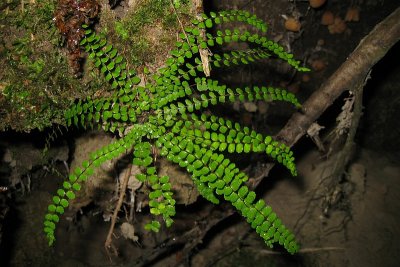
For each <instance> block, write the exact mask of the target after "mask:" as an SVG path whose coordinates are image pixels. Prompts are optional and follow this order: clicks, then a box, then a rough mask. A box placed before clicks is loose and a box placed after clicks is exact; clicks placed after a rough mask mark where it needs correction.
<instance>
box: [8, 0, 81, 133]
mask: <svg viewBox="0 0 400 267" xmlns="http://www.w3.org/2000/svg"><path fill="white" fill-rule="evenodd" d="M54 7H55V1H52V0H37V1H35V2H33V3H25V4H24V6H23V7H22V5H21V2H20V1H15V0H12V1H9V5H8V6H7V7H6V8H5V11H4V12H2V13H1V15H0V25H1V26H0V34H1V35H2V37H3V38H2V41H0V42H1V44H0V47H1V49H0V50H1V54H0V64H1V65H2V66H3V71H2V73H1V74H0V76H1V84H0V107H1V108H0V130H5V129H14V130H18V131H27V132H28V131H30V130H32V129H35V128H38V129H43V128H45V127H47V126H49V125H51V123H53V122H60V121H62V119H61V118H62V115H63V114H62V113H63V112H62V110H63V109H65V108H66V107H67V106H68V105H69V104H70V101H71V98H72V97H74V96H76V93H71V91H83V90H80V88H81V87H82V86H81V85H80V83H79V82H78V81H75V80H74V79H72V78H70V76H69V70H68V65H67V63H66V60H65V59H64V55H63V54H62V53H61V52H60V49H59V36H58V34H57V32H56V31H55V29H54V27H53V25H52V18H53V17H52V14H53V12H54ZM72 88H73V89H72Z"/></svg>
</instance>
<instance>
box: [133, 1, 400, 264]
mask: <svg viewBox="0 0 400 267" xmlns="http://www.w3.org/2000/svg"><path fill="white" fill-rule="evenodd" d="M196 2H201V1H199V0H196ZM399 21H400V8H398V9H397V10H396V11H394V12H393V13H392V14H391V15H389V16H388V17H387V18H386V19H385V20H383V21H382V22H381V23H379V24H378V25H377V26H376V27H375V28H374V29H373V30H372V31H371V33H370V34H368V35H367V36H366V37H365V38H364V39H363V40H362V41H361V42H360V44H359V46H358V47H357V48H356V49H355V51H354V52H353V53H352V54H351V55H350V56H349V58H348V60H347V61H346V62H345V63H343V64H342V66H341V67H340V68H339V69H338V70H337V71H336V72H335V73H334V74H333V75H332V76H331V77H330V78H329V79H328V81H327V82H326V83H325V84H324V85H323V86H322V87H321V88H320V90H318V91H317V92H315V93H314V94H313V95H312V96H311V97H310V98H309V100H307V101H306V103H305V104H304V105H303V113H296V114H294V115H293V116H292V118H291V119H290V120H289V122H288V123H287V124H286V126H285V127H284V128H283V129H282V130H281V131H280V132H279V134H278V135H277V137H278V139H279V140H281V141H282V142H284V143H286V144H287V145H289V146H293V145H294V144H295V143H296V142H297V141H298V140H299V139H300V138H301V137H302V136H303V135H304V134H305V133H306V131H307V129H308V128H309V127H310V125H311V124H312V123H313V122H314V121H316V120H317V119H318V118H319V116H321V115H322V113H323V112H324V111H325V110H326V109H327V108H328V107H329V106H330V105H331V104H332V103H333V101H334V100H335V99H336V98H338V97H339V96H340V95H341V93H342V92H344V91H345V90H348V89H349V88H357V87H356V85H357V84H359V83H360V81H364V79H365V77H366V75H367V74H368V72H369V71H370V70H371V68H372V67H373V66H374V65H375V64H376V63H377V62H378V61H379V60H380V59H381V58H382V57H383V56H384V55H385V54H386V53H387V51H388V50H389V49H390V48H391V47H392V46H393V45H394V44H395V43H396V42H397V41H398V40H399V39H400V23H399ZM260 181H261V179H260V180H259V181H257V182H256V184H255V185H254V187H256V186H257V185H258V183H259V182H260ZM220 206H222V208H226V210H225V211H221V210H218V209H220V208H221V207H219V208H218V209H217V208H216V207H214V208H213V209H212V210H211V212H210V214H209V215H208V216H207V217H206V218H205V219H204V222H205V227H204V228H200V227H199V225H197V226H196V227H195V228H194V229H191V230H189V231H187V232H185V233H183V234H182V235H179V236H177V237H174V238H172V239H169V240H167V241H166V242H165V243H164V244H163V247H157V248H156V249H154V250H153V251H151V252H150V253H147V254H146V255H143V256H142V257H141V259H140V260H139V263H140V264H139V265H140V266H143V265H145V264H146V263H148V262H150V261H152V260H154V259H157V258H158V257H160V256H161V255H163V254H165V253H166V251H168V250H170V249H171V247H172V246H176V245H179V244H187V245H186V246H185V251H186V252H188V251H190V250H189V249H190V248H194V247H195V246H194V245H197V243H196V242H193V241H194V240H195V241H199V240H200V241H201V238H202V237H203V236H204V235H205V234H206V233H207V232H208V230H210V229H211V228H213V227H214V226H215V225H216V224H217V223H219V222H221V221H222V220H224V219H225V218H227V217H228V216H230V215H231V214H232V213H233V210H232V209H231V208H229V206H228V205H220ZM338 249H340V248H337V249H336V248H335V249H334V248H310V249H301V250H300V253H310V252H317V251H323V250H338ZM132 266H138V265H136V264H135V265H132Z"/></svg>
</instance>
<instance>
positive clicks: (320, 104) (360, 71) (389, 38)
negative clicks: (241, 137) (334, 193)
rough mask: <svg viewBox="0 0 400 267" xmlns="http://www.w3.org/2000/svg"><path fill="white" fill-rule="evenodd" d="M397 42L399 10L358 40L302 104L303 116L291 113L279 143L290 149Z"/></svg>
mask: <svg viewBox="0 0 400 267" xmlns="http://www.w3.org/2000/svg"><path fill="white" fill-rule="evenodd" d="M399 40H400V8H397V9H396V10H395V11H394V12H393V13H392V14H391V15H389V16H388V17H387V18H386V19H385V20H383V21H382V22H381V23H379V24H378V25H377V26H375V28H374V29H373V30H372V31H371V32H370V33H369V34H368V35H367V36H366V37H365V38H364V39H362V40H361V42H360V44H359V45H358V46H357V48H356V49H355V50H354V51H353V53H351V55H350V56H349V57H348V59H347V60H346V61H345V62H344V63H343V64H342V65H341V66H340V67H339V69H338V70H337V71H336V72H335V73H334V74H333V75H332V76H331V77H330V78H329V79H328V80H327V81H326V82H325V83H324V84H323V85H322V86H321V88H320V89H319V90H318V91H316V92H315V93H314V94H312V95H311V97H310V98H309V99H308V100H307V101H306V102H305V103H304V105H303V113H296V114H294V115H293V116H292V117H291V119H290V120H289V121H288V123H287V124H286V125H285V127H284V128H283V129H282V130H281V131H280V132H279V134H278V135H277V138H278V140H280V141H282V142H283V143H285V144H287V145H289V146H293V145H294V144H295V143H296V142H297V141H298V140H299V139H300V138H301V137H302V136H303V135H304V134H305V133H306V131H307V129H308V128H309V127H310V125H311V124H312V123H313V122H314V121H316V120H317V119H318V118H319V117H320V116H321V114H322V113H323V112H324V111H325V110H326V109H327V108H328V107H329V106H330V105H332V103H333V101H334V100H335V99H336V98H338V97H339V96H340V95H341V94H342V93H343V92H344V91H346V90H349V89H352V88H354V87H356V86H357V84H359V83H360V81H363V80H364V79H365V78H366V77H367V74H368V72H369V71H370V70H371V68H372V67H373V66H374V65H375V64H376V63H377V62H378V61H379V60H380V59H381V58H382V57H383V56H384V55H385V54H386V53H387V52H388V50H389V49H390V48H391V47H392V46H393V45H394V44H395V43H396V42H397V41H399Z"/></svg>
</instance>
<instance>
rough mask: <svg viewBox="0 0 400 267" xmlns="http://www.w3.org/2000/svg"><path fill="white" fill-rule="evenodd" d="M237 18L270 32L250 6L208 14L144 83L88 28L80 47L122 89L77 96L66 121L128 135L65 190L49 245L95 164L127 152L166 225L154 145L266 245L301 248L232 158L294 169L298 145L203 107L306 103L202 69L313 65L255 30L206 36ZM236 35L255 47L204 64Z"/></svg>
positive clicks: (171, 203) (166, 186) (154, 226)
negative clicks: (205, 55)
mask: <svg viewBox="0 0 400 267" xmlns="http://www.w3.org/2000/svg"><path fill="white" fill-rule="evenodd" d="M229 22H242V23H243V24H247V25H250V26H251V27H252V28H254V29H256V30H258V31H259V32H263V33H265V32H266V29H267V26H266V25H265V23H264V22H263V21H261V20H259V19H258V18H257V17H256V16H254V15H251V14H249V13H248V12H243V11H222V12H218V13H214V12H211V13H210V14H209V15H203V16H202V19H201V20H194V21H193V27H191V28H186V29H185V32H184V33H181V34H180V39H181V40H180V41H179V42H177V44H176V48H175V49H174V50H172V51H171V53H170V54H171V57H170V58H168V59H167V60H166V65H165V67H163V68H161V69H159V71H158V72H157V73H155V74H152V75H149V77H147V79H146V82H147V83H146V84H145V85H143V86H139V83H140V81H141V79H140V78H139V77H138V76H137V74H136V73H135V71H133V70H129V69H128V67H127V64H126V61H125V60H124V58H123V57H122V56H120V55H119V54H118V51H117V50H116V49H115V48H114V47H113V46H112V45H111V44H107V41H106V39H105V38H104V37H101V36H100V35H98V34H96V33H95V32H94V31H93V30H92V29H90V28H88V27H86V30H85V37H84V38H83V40H82V41H81V46H82V47H83V48H84V49H85V50H86V52H87V53H88V57H89V58H90V59H91V60H92V62H93V64H94V66H96V67H97V68H99V69H100V71H101V72H102V73H103V74H104V76H105V79H106V80H107V81H108V82H109V83H110V86H111V88H112V89H113V90H114V93H113V95H112V96H110V97H106V98H98V99H93V98H91V97H88V98H87V99H86V100H84V101H82V100H79V101H78V102H77V103H74V104H73V105H72V106H71V108H70V109H69V110H67V111H66V113H65V118H66V121H67V125H68V126H71V125H75V126H77V127H84V128H87V127H89V128H93V127H98V128H99V129H104V130H106V131H110V132H118V133H119V134H120V135H121V136H122V137H121V138H120V139H118V140H117V141H115V142H114V143H111V144H110V145H108V146H106V147H103V148H101V149H99V150H98V151H95V152H93V153H92V154H90V155H89V157H88V160H86V161H84V162H83V163H82V166H81V167H79V168H76V169H75V170H74V172H73V173H71V174H70V175H69V179H68V180H67V181H65V182H64V184H63V186H62V188H60V189H59V190H58V191H57V195H56V196H54V197H53V204H51V205H50V206H49V207H48V214H47V215H46V218H45V223H44V224H45V227H44V231H45V233H46V235H47V237H48V240H49V244H50V245H51V244H52V243H53V242H54V240H55V234H54V231H55V227H56V224H57V223H58V221H59V220H60V215H62V214H63V213H64V209H65V208H67V207H68V205H69V201H70V200H71V199H74V198H75V192H76V191H78V190H80V189H81V186H82V183H83V182H84V181H86V180H87V179H88V177H89V176H90V175H92V174H93V170H94V168H97V167H99V166H100V165H101V164H102V163H103V162H104V161H106V160H110V159H113V158H116V157H118V156H120V155H122V154H125V153H132V154H133V162H132V163H133V164H134V165H137V166H140V168H141V170H142V173H141V174H138V175H137V176H136V178H137V179H138V180H140V181H142V182H144V183H145V184H147V186H148V187H149V188H150V193H149V206H150V213H151V214H152V215H153V216H154V219H153V220H152V221H151V222H150V223H149V224H147V225H146V229H147V230H152V231H156V232H157V231H159V229H160V227H161V224H160V221H164V223H165V225H166V226H167V227H169V226H170V225H171V224H172V223H173V219H172V218H173V216H174V215H175V200H174V199H173V192H172V189H171V184H170V183H169V178H168V177H167V176H162V177H160V176H159V175H158V174H157V168H156V166H155V164H154V160H153V159H154V155H153V153H154V152H155V151H156V153H159V156H163V157H165V158H167V159H168V160H169V161H171V162H173V163H175V164H178V165H179V166H180V167H182V169H183V170H186V171H187V172H188V173H190V174H191V176H192V179H193V182H194V184H195V185H196V187H197V190H198V191H199V193H200V194H201V195H202V196H203V197H204V198H205V199H207V200H209V201H211V202H212V203H215V204H218V203H219V202H220V201H221V200H222V199H224V200H226V201H229V202H230V203H232V205H233V206H234V207H235V208H236V209H237V210H238V212H239V213H240V214H241V215H242V216H243V217H244V218H245V219H246V220H247V222H248V223H249V224H250V225H251V227H252V228H254V229H255V231H256V232H257V233H258V234H259V235H260V236H261V237H262V238H263V239H264V241H265V243H266V244H267V245H268V246H270V247H272V246H273V244H274V243H279V244H280V245H282V246H283V247H284V248H285V249H286V250H287V251H288V252H290V253H296V252H297V251H298V249H299V245H298V243H297V242H296V241H295V239H294V235H293V234H292V233H291V232H290V231H289V230H288V229H287V228H286V227H285V226H284V225H283V224H282V222H281V220H280V219H278V217H277V215H276V214H275V213H274V212H273V211H272V209H271V207H270V206H268V205H267V204H266V203H265V202H264V200H262V199H259V200H257V197H256V194H255V192H253V191H251V190H250V189H249V188H248V187H247V186H246V181H247V180H248V176H247V175H246V174H245V173H243V172H242V171H240V170H239V168H238V167H237V166H236V164H235V163H234V162H232V161H231V160H229V159H228V158H227V157H226V155H227V154H230V153H266V154H267V155H268V156H269V157H271V158H272V159H274V160H276V161H277V162H278V163H280V164H282V165H283V166H285V167H286V168H287V169H288V170H289V171H290V172H291V174H292V175H294V176H295V175H296V167H295V163H294V157H293V153H292V151H291V150H290V149H289V147H287V146H286V145H284V144H282V143H279V142H277V141H275V140H273V138H272V137H271V136H266V135H263V134H262V133H258V132H256V131H254V130H252V129H250V128H248V127H242V126H241V125H240V124H238V123H235V122H232V121H231V120H228V119H225V118H222V117H218V116H213V115H205V114H204V113H202V110H204V109H206V108H207V107H209V106H215V105H218V104H221V103H229V102H230V103H232V102H235V101H285V102H287V103H288V104H290V105H294V107H296V108H300V104H299V102H298V100H297V99H296V97H295V96H294V95H293V94H292V93H289V92H287V91H285V90H283V89H280V88H275V87H272V86H268V85H266V86H262V87H257V86H248V87H244V88H229V87H227V86H226V85H222V84H219V83H218V81H216V80H213V79H211V78H208V77H205V76H204V74H203V71H204V67H208V68H210V67H211V68H212V69H213V68H221V67H230V66H233V65H241V64H250V63H251V62H254V61H257V60H261V59H266V58H270V57H275V58H276V57H277V58H280V59H282V60H283V61H285V62H287V63H288V64H289V65H291V66H293V67H294V68H295V69H296V70H298V71H307V70H308V69H307V68H304V67H301V66H300V62H299V61H297V60H295V59H294V58H293V55H292V54H290V53H287V52H285V51H284V49H283V48H282V47H281V46H280V45H279V44H277V43H275V42H274V41H272V40H269V39H268V38H267V37H265V36H260V35H258V34H252V33H251V32H250V31H247V30H239V29H231V30H228V29H227V30H225V31H217V32H216V35H211V34H209V33H206V34H201V31H204V30H206V29H207V28H211V27H213V26H214V25H216V24H221V23H229ZM231 42H246V43H251V44H252V45H251V47H252V48H250V49H248V50H243V51H229V52H221V53H218V52H215V53H213V54H212V56H210V57H209V64H210V66H205V64H204V62H202V59H201V56H200V52H199V51H200V50H201V49H211V50H212V49H213V48H214V47H218V46H223V45H225V44H228V43H231ZM157 218H159V219H157Z"/></svg>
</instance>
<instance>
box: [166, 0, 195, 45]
mask: <svg viewBox="0 0 400 267" xmlns="http://www.w3.org/2000/svg"><path fill="white" fill-rule="evenodd" d="M169 2H170V3H171V6H172V8H173V9H174V12H175V15H176V19H177V20H178V23H179V26H181V29H182V32H183V34H184V35H185V38H186V42H187V43H188V44H190V42H189V38H188V36H187V34H186V31H185V27H183V24H182V21H181V20H180V18H179V15H178V11H176V8H175V6H174V3H173V2H172V0H170V1H169Z"/></svg>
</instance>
